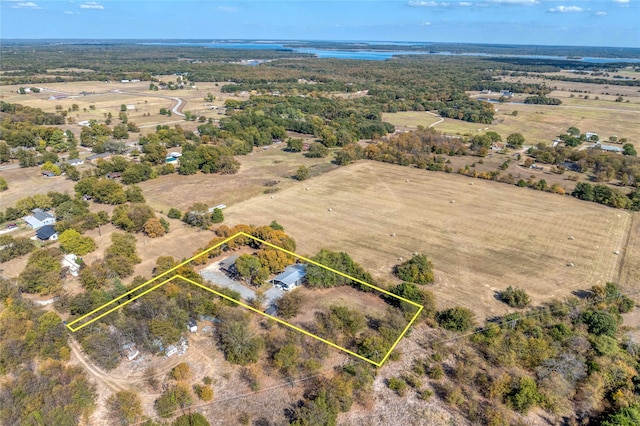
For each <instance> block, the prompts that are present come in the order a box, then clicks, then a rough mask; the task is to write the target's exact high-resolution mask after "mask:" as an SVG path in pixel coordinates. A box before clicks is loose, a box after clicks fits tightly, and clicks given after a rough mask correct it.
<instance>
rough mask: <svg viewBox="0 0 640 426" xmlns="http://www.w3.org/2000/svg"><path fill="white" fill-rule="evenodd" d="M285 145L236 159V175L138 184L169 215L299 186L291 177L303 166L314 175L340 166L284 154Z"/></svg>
mask: <svg viewBox="0 0 640 426" xmlns="http://www.w3.org/2000/svg"><path fill="white" fill-rule="evenodd" d="M283 145H284V144H274V145H271V146H269V147H268V148H267V149H257V150H254V151H253V152H252V153H251V154H248V155H245V156H238V157H236V160H238V161H239V162H240V170H239V171H238V173H237V174H234V175H207V174H200V173H199V174H196V175H190V176H181V175H178V174H171V175H166V176H160V177H159V178H158V179H153V180H148V181H146V182H141V183H139V184H138V185H139V186H140V187H141V188H142V189H143V192H144V196H145V198H146V200H147V204H149V205H150V206H152V207H153V208H154V209H156V210H159V211H164V212H167V211H168V209H169V208H171V207H175V208H178V209H180V210H185V209H187V208H188V207H189V206H192V205H193V204H195V203H205V204H208V205H210V206H216V205H218V204H226V205H231V204H234V203H237V202H239V201H243V200H246V199H248V198H251V197H254V196H257V195H260V194H262V193H263V192H264V191H265V190H267V189H271V190H274V189H276V190H277V189H280V188H287V187H289V186H291V185H294V184H295V182H296V181H295V180H293V179H292V178H291V176H292V175H294V174H295V172H296V169H297V168H298V167H299V166H301V165H304V166H306V167H308V168H309V170H310V172H311V174H312V175H313V174H317V173H322V172H324V171H326V170H330V169H333V168H335V167H336V166H334V165H332V164H331V163H330V162H329V161H330V158H307V157H305V156H303V155H302V154H301V153H289V152H284V151H283V148H284V146H283ZM274 181H277V182H278V183H277V184H276V185H274V186H265V183H268V182H270V184H271V183H273V182H274ZM267 197H268V196H267ZM269 222H270V220H269ZM256 224H257V223H256Z"/></svg>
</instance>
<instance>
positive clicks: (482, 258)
mask: <svg viewBox="0 0 640 426" xmlns="http://www.w3.org/2000/svg"><path fill="white" fill-rule="evenodd" d="M307 188H308V190H307ZM462 213H464V214H462ZM225 216H226V221H225V223H227V224H229V225H233V224H237V223H252V224H262V223H268V222H270V221H271V220H273V219H275V220H277V221H278V222H279V223H281V224H282V225H283V226H284V227H285V230H286V232H287V233H288V234H289V235H291V236H292V237H293V238H295V239H296V241H297V244H298V250H297V251H298V253H300V254H302V255H305V254H306V255H313V254H315V253H316V252H317V251H318V250H320V249H321V248H328V249H331V250H336V251H345V252H347V253H350V254H351V255H352V257H353V258H354V260H355V261H356V262H359V263H360V264H362V265H363V266H364V267H365V268H366V269H367V270H369V271H371V272H372V273H373V275H374V277H375V278H376V280H378V281H377V282H378V283H381V284H382V285H384V283H385V282H387V283H388V282H392V281H394V278H393V277H392V275H391V271H392V268H393V266H394V265H396V264H398V263H400V259H407V258H408V257H410V256H411V254H412V253H414V252H422V253H426V254H427V256H428V257H429V258H430V259H431V260H432V261H433V264H434V268H435V271H436V282H435V283H434V285H433V286H432V288H433V291H434V293H435V295H436V300H437V302H438V305H439V308H443V307H449V306H453V305H463V306H466V307H468V308H471V309H472V310H473V311H474V312H476V314H477V315H478V316H479V317H480V318H485V317H491V316H494V315H500V314H503V313H505V312H506V311H507V309H506V307H505V306H506V305H503V304H502V303H501V302H498V301H497V300H496V298H495V293H496V291H499V290H503V289H504V288H506V287H507V286H508V285H512V286H515V287H521V288H523V289H525V290H526V291H527V292H528V293H529V294H530V295H531V297H532V300H533V302H534V303H542V302H545V301H548V300H551V299H553V298H555V297H565V296H569V295H570V294H571V293H572V292H573V291H576V290H580V289H587V288H590V287H591V286H593V285H596V284H604V283H605V282H607V281H616V280H617V279H618V276H619V272H620V269H619V268H620V263H621V261H622V256H617V255H615V254H614V252H615V251H620V253H621V255H624V254H625V250H624V244H625V242H626V241H627V239H626V237H627V234H628V233H629V230H630V229H629V228H630V226H631V222H632V220H631V218H632V213H629V212H626V211H623V210H615V209H610V208H606V207H602V206H599V205H596V204H592V203H585V202H581V201H579V200H576V199H573V198H570V197H565V196H560V195H555V194H549V193H542V192H538V191H533V190H529V189H524V188H517V187H512V186H507V185H504V184H500V183H495V182H490V181H481V180H475V179H470V178H466V177H463V176H458V175H449V174H444V173H437V172H427V171H422V170H417V169H411V168H407V167H400V166H395V165H388V164H381V163H373V162H367V161H361V162H359V163H357V164H355V165H352V166H348V167H343V168H339V169H337V170H334V171H331V172H329V173H326V174H324V175H322V176H319V177H317V178H315V179H313V180H311V181H308V182H302V183H299V184H297V185H295V186H292V187H290V188H287V189H284V190H283V191H281V192H279V193H277V194H275V196H274V197H273V198H271V196H269V195H260V196H257V197H254V198H251V199H249V200H247V201H244V202H241V203H238V204H235V205H233V206H230V207H229V208H227V209H226V210H225ZM393 235H395V236H393ZM570 236H571V237H573V239H569V237H570ZM569 263H572V264H573V265H574V266H567V265H568V264H569ZM623 277H624V282H621V284H622V285H624V286H627V285H630V283H632V282H634V280H637V278H638V271H634V270H632V269H630V270H629V271H628V273H626V275H624V276H623Z"/></svg>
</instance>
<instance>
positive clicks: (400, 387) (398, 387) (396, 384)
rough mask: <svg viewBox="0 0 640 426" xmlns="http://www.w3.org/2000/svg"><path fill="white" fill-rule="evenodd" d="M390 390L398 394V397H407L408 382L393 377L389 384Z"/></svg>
mask: <svg viewBox="0 0 640 426" xmlns="http://www.w3.org/2000/svg"><path fill="white" fill-rule="evenodd" d="M387 386H389V389H391V390H392V391H394V392H395V393H397V394H398V396H405V395H406V394H407V382H405V381H404V380H403V379H401V378H400V377H392V378H390V379H389V381H388V382H387Z"/></svg>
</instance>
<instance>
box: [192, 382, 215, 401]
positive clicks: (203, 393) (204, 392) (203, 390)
mask: <svg viewBox="0 0 640 426" xmlns="http://www.w3.org/2000/svg"><path fill="white" fill-rule="evenodd" d="M193 391H194V392H195V393H196V395H197V396H198V398H199V399H200V400H201V401H205V402H206V401H211V400H212V399H213V389H212V388H211V386H209V385H200V384H196V385H193Z"/></svg>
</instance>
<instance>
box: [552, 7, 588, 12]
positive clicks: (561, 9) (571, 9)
mask: <svg viewBox="0 0 640 426" xmlns="http://www.w3.org/2000/svg"><path fill="white" fill-rule="evenodd" d="M548 11H549V12H551V13H555V12H558V13H571V12H584V9H583V8H581V7H578V6H556V7H552V8H551V9H549V10H548Z"/></svg>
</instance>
